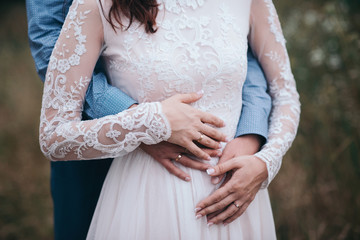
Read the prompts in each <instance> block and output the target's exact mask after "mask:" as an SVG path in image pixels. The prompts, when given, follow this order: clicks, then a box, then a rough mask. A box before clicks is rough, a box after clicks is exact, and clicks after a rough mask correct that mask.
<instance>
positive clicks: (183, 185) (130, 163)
mask: <svg viewBox="0 0 360 240" xmlns="http://www.w3.org/2000/svg"><path fill="white" fill-rule="evenodd" d="M216 161H217V159H213V160H212V164H215V163H216ZM179 167H182V166H179ZM183 169H184V171H186V172H188V173H189V174H190V176H191V181H190V182H184V181H182V180H180V179H178V178H177V177H175V176H173V175H171V174H170V173H169V172H168V171H167V170H166V169H165V168H164V167H163V166H162V165H160V164H159V163H158V162H157V161H155V160H153V159H152V158H151V157H150V156H149V155H147V154H146V153H144V152H143V151H142V150H141V149H137V150H135V151H134V152H132V153H130V154H128V155H126V156H124V157H119V158H115V159H114V161H113V163H112V165H111V167H110V170H109V172H108V175H107V177H106V180H105V182H104V185H103V188H102V191H101V195H100V198H99V201H98V204H97V207H96V210H95V213H94V216H93V219H92V222H91V226H90V229H89V232H88V236H87V239H88V240H92V239H96V240H98V239H106V240H112V239H122V240H127V239H129V240H136V239H138V240H146V239H151V240H153V239H154V240H162V239H164V240H176V239H184V240H185V239H186V240H188V239H191V240H192V239H194V240H198V239H199V240H200V239H203V240H210V239H256V240H260V239H266V240H268V239H276V235H275V227H274V220H273V216H272V211H271V205H270V199H269V195H268V191H267V189H263V190H260V191H259V192H258V194H257V195H256V197H255V199H254V201H253V202H252V203H251V204H250V205H249V207H248V208H247V210H246V211H245V212H244V214H243V215H242V216H241V217H239V218H238V219H236V220H235V221H234V222H232V223H230V224H228V225H226V226H223V225H222V224H219V225H212V226H210V227H208V226H207V222H206V218H205V217H203V218H200V219H196V218H195V212H194V209H195V206H196V204H197V203H198V202H199V201H201V200H202V199H204V198H205V197H207V196H209V194H211V193H212V192H213V191H215V190H216V188H217V186H215V185H213V184H212V183H211V182H210V177H209V176H208V175H207V174H206V173H204V172H200V171H197V170H192V169H185V168H183Z"/></svg>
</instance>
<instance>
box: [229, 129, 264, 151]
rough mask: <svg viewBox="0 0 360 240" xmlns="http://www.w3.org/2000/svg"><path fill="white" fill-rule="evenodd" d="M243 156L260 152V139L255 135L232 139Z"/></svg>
mask: <svg viewBox="0 0 360 240" xmlns="http://www.w3.org/2000/svg"><path fill="white" fill-rule="evenodd" d="M234 140H235V141H236V142H237V144H238V146H239V147H241V149H242V151H243V154H244V155H252V154H255V153H257V152H258V151H259V150H260V147H261V142H262V137H261V136H259V135H257V134H247V135H242V136H239V137H237V138H235V139H234Z"/></svg>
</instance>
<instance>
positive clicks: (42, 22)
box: [26, 0, 136, 119]
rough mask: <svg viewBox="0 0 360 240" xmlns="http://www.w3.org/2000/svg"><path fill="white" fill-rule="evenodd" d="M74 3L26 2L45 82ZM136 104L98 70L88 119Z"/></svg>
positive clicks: (87, 99) (33, 47)
mask: <svg viewBox="0 0 360 240" xmlns="http://www.w3.org/2000/svg"><path fill="white" fill-rule="evenodd" d="M71 2H72V1H64V0H26V10H27V18H28V35H29V43H30V49H31V53H32V56H33V58H34V60H35V66H36V70H37V72H38V74H39V76H40V78H41V80H42V81H44V80H45V74H46V70H47V66H48V64H49V59H50V55H51V52H52V50H53V48H54V45H55V43H56V40H57V39H58V37H59V34H60V31H61V27H62V25H63V24H64V20H65V17H66V15H67V13H68V10H69V7H70V5H71ZM134 103H136V102H135V100H134V99H132V98H130V97H129V96H128V95H126V94H125V93H124V92H122V91H121V90H120V89H118V88H116V87H113V86H111V85H110V84H109V83H108V81H107V79H106V75H105V74H104V72H103V70H102V69H101V68H97V69H95V71H94V73H93V76H92V80H91V81H90V83H89V87H88V90H87V92H86V97H85V102H84V109H83V111H84V113H85V116H86V118H87V119H93V118H100V117H104V116H106V115H110V114H116V113H119V112H121V111H123V110H125V109H128V108H129V107H130V106H131V105H133V104H134Z"/></svg>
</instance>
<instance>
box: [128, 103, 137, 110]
mask: <svg viewBox="0 0 360 240" xmlns="http://www.w3.org/2000/svg"><path fill="white" fill-rule="evenodd" d="M138 105H139V104H137V103H134V104H133V105H131V106H130V107H129V109H131V108H134V107H137V106H138Z"/></svg>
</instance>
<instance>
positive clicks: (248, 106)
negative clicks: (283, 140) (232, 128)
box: [235, 47, 271, 143]
mask: <svg viewBox="0 0 360 240" xmlns="http://www.w3.org/2000/svg"><path fill="white" fill-rule="evenodd" d="M247 57H248V71H247V75H246V80H245V83H244V86H243V95H242V99H243V102H242V110H241V115H240V119H239V123H238V127H237V132H236V135H235V137H239V136H242V135H248V134H255V135H258V136H260V137H261V140H262V141H263V143H264V142H265V141H266V139H267V135H268V118H269V115H270V110H271V97H270V95H269V94H268V93H267V82H266V79H265V75H264V73H263V71H262V68H261V67H260V65H259V63H258V61H257V60H256V59H255V57H254V55H253V54H252V51H251V49H250V47H249V50H248V54H247Z"/></svg>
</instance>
